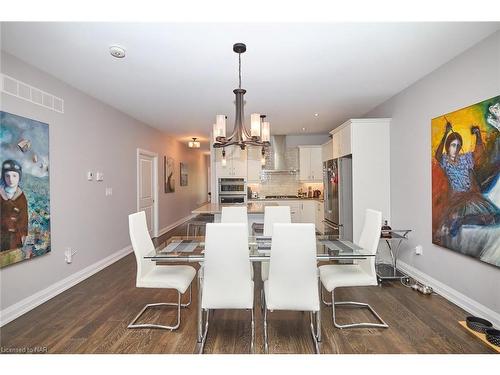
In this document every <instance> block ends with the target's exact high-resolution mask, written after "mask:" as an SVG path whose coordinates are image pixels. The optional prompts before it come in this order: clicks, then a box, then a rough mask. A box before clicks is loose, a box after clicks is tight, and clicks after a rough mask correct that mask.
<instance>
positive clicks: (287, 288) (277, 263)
mask: <svg viewBox="0 0 500 375" xmlns="http://www.w3.org/2000/svg"><path fill="white" fill-rule="evenodd" d="M261 298H262V299H263V305H264V349H265V352H266V353H268V352H269V344H268V335H267V313H268V311H275V310H292V311H309V318H310V327H311V335H312V338H313V341H314V347H315V351H316V353H318V354H319V352H320V348H319V345H320V342H321V311H320V303H319V292H318V268H317V264H316V237H315V228H314V224H309V223H300V224H274V227H273V238H272V243H271V258H270V262H269V278H268V279H267V280H266V281H264V292H263V295H261ZM313 315H316V330H315V329H314V319H313Z"/></svg>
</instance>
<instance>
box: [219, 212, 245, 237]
mask: <svg viewBox="0 0 500 375" xmlns="http://www.w3.org/2000/svg"><path fill="white" fill-rule="evenodd" d="M220 222H221V223H243V224H247V225H248V213H247V208H246V206H241V207H222V214H221V218H220ZM247 231H248V229H247Z"/></svg>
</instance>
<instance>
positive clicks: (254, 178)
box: [247, 146, 262, 183]
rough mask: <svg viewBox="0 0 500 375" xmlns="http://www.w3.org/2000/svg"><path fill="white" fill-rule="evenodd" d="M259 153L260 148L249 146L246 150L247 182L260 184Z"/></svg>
mask: <svg viewBox="0 0 500 375" xmlns="http://www.w3.org/2000/svg"><path fill="white" fill-rule="evenodd" d="M261 153H262V148H261V147H255V146H249V147H248V149H247V175H248V177H247V181H248V182H250V183H260V173H261V171H262V164H261V161H260V159H261V156H262V154H261Z"/></svg>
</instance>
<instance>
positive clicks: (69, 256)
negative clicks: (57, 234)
mask: <svg viewBox="0 0 500 375" xmlns="http://www.w3.org/2000/svg"><path fill="white" fill-rule="evenodd" d="M75 254H76V250H73V249H71V247H67V248H66V250H64V260H65V261H66V263H68V264H70V263H71V262H73V255H75Z"/></svg>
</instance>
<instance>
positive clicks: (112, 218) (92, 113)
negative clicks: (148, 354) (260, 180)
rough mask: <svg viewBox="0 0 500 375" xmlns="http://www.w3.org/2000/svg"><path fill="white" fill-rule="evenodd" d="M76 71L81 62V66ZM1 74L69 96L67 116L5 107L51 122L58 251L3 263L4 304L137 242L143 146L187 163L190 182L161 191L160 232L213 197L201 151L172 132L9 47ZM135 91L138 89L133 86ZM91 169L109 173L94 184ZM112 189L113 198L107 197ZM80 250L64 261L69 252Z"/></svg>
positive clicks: (21, 105)
mask: <svg viewBox="0 0 500 375" xmlns="http://www.w3.org/2000/svg"><path fill="white" fill-rule="evenodd" d="M75 69H77V67H75ZM1 71H2V72H3V73H5V74H7V75H9V76H12V77H14V78H16V79H19V80H21V81H23V82H26V83H28V84H30V85H32V86H35V87H37V88H40V89H42V90H44V91H47V92H49V93H51V94H54V95H56V96H58V97H61V98H63V99H64V101H65V102H64V104H65V113H64V114H60V113H56V112H53V111H50V110H48V109H45V108H43V107H40V106H37V105H35V104H31V103H29V102H27V101H24V100H21V99H18V98H15V97H13V96H10V95H7V94H3V93H2V96H1V109H2V110H4V111H7V112H10V113H13V114H16V115H20V116H25V117H28V118H32V119H35V120H38V121H42V122H45V123H48V124H49V132H50V164H51V166H50V170H51V172H50V189H51V229H52V251H51V253H50V254H48V255H44V256H41V257H38V258H34V259H32V260H29V261H24V262H21V263H18V264H14V265H10V266H7V267H5V268H3V269H2V270H1V271H0V272H1V274H0V277H1V299H0V309H5V308H6V307H9V306H11V305H12V304H14V303H16V302H18V301H20V300H22V299H23V298H26V297H28V296H31V295H33V294H34V293H36V292H38V291H40V290H43V289H45V288H47V287H48V286H50V285H52V284H54V283H56V282H58V281H60V280H62V279H64V278H66V277H68V276H70V275H71V274H74V273H76V272H78V271H80V270H82V269H83V268H85V267H87V266H89V265H92V264H94V263H95V262H98V261H99V260H102V259H103V258H106V257H107V256H109V255H111V254H113V253H114V252H116V251H118V250H121V249H123V248H125V247H127V246H129V245H130V241H129V236H128V218H127V216H128V215H129V214H130V213H132V212H134V211H135V210H136V150H137V148H143V149H146V150H149V151H152V152H156V153H158V156H159V163H158V164H159V171H158V177H159V183H160V186H162V181H163V172H162V166H163V155H169V156H172V157H173V158H174V159H175V161H176V168H177V169H176V173H177V174H178V173H179V169H178V168H179V164H178V163H179V162H180V161H183V162H186V163H187V164H188V168H189V184H188V186H187V187H180V186H179V177H177V178H176V184H177V186H176V192H175V193H171V194H165V193H164V192H163V189H162V187H160V190H159V229H160V230H161V229H162V228H165V227H167V226H168V225H170V224H172V223H174V222H176V221H177V220H179V219H181V218H183V217H186V216H188V215H189V214H190V212H191V210H192V209H193V208H195V207H197V206H198V205H200V204H201V203H202V202H204V201H206V199H207V165H206V158H205V157H204V156H203V154H202V152H201V151H198V150H191V149H188V148H187V147H186V145H184V144H182V143H180V142H178V141H176V140H174V139H173V138H171V137H168V136H167V135H165V134H164V133H162V132H160V131H159V130H156V129H154V128H151V127H149V126H147V125H145V124H143V123H140V122H139V121H136V120H134V119H133V118H131V117H129V116H127V115H125V114H123V113H121V112H119V111H118V110H116V109H114V108H112V107H110V106H108V105H106V104H103V103H102V102H99V101H97V100H96V99H94V98H92V97H89V96H87V95H85V94H83V93H82V92H80V91H78V90H76V89H74V88H72V87H71V86H69V85H67V84H65V83H64V82H61V81H59V80H57V79H55V78H54V77H51V76H49V75H47V74H45V73H43V72H41V71H39V70H37V69H36V68H35V67H33V66H30V65H28V64H26V63H24V62H22V61H20V60H19V59H17V58H15V57H14V56H12V55H9V54H7V53H4V52H2V55H1ZM131 90H133V88H131ZM88 170H92V171H94V172H95V171H96V170H99V171H102V172H104V181H103V182H100V183H98V182H96V181H93V182H88V181H87V180H86V173H87V171H88ZM106 187H112V188H113V195H112V196H110V197H105V194H104V191H105V188H106ZM67 246H71V247H72V248H74V249H75V250H77V251H78V253H77V254H76V255H75V257H74V260H73V263H72V264H69V265H68V264H66V263H65V262H64V249H65V247H67Z"/></svg>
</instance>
